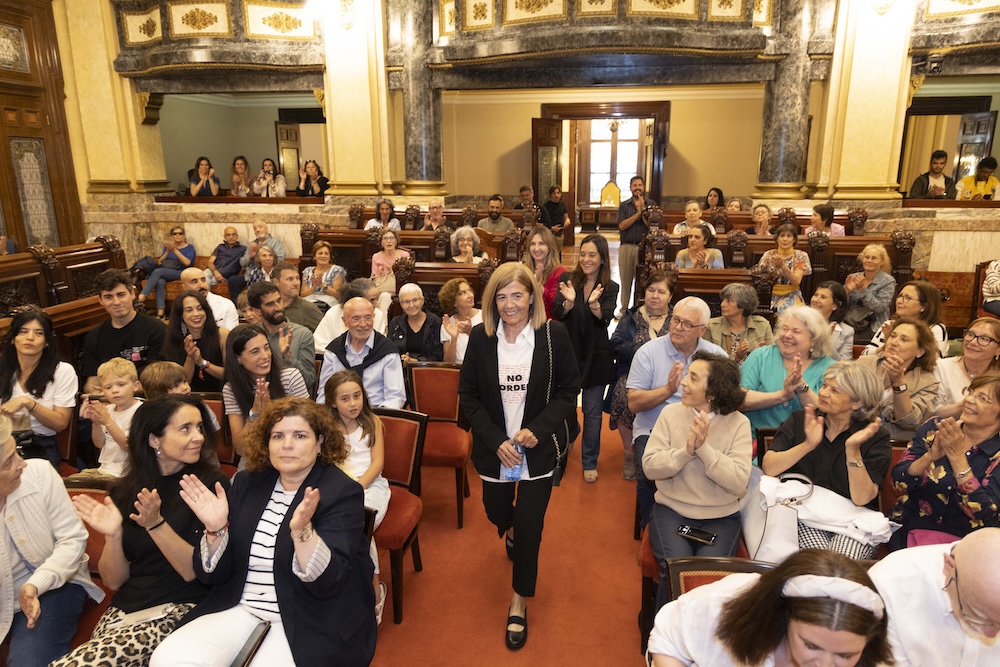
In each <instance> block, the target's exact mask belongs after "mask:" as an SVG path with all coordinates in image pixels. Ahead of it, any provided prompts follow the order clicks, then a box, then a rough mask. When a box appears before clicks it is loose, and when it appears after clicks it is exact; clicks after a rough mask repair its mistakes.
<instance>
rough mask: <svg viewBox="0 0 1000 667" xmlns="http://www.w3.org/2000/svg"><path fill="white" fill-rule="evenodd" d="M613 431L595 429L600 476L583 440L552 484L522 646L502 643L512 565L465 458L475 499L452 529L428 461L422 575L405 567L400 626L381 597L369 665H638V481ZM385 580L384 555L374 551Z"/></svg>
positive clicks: (450, 498) (443, 477)
mask: <svg viewBox="0 0 1000 667" xmlns="http://www.w3.org/2000/svg"><path fill="white" fill-rule="evenodd" d="M621 464H622V447H621V439H620V438H619V437H618V433H617V432H616V431H610V430H608V428H607V416H606V415H605V427H604V432H603V433H602V437H601V458H600V461H599V463H598V471H599V472H600V479H599V480H598V481H597V483H596V484H587V483H585V482H584V481H583V472H582V470H581V466H580V451H579V440H577V444H576V445H575V446H574V447H573V453H572V454H571V455H570V461H569V466H568V470H567V472H566V476H565V477H564V479H563V482H562V485H561V486H560V487H558V488H556V489H554V490H553V493H552V501H551V502H550V504H549V511H548V513H547V515H546V525H545V532H544V534H543V537H542V548H541V554H540V556H539V573H538V589H537V592H536V596H535V597H534V598H533V599H532V600H529V601H528V625H529V628H528V643H527V644H526V645H525V647H524V648H523V649H521V650H520V651H517V652H513V651H509V650H508V649H507V647H506V646H505V645H504V630H505V622H506V619H507V605H508V604H509V603H510V596H511V588H510V571H511V564H510V561H508V560H507V555H506V552H505V551H504V546H503V541H502V540H501V539H500V538H499V537H497V534H496V530H495V529H494V528H493V525H492V524H490V523H489V521H487V519H486V514H485V512H484V511H483V505H482V499H481V495H482V482H481V481H480V480H479V477H478V476H477V475H475V474H474V472H473V469H472V464H471V463H470V464H469V476H470V477H469V481H470V484H471V489H472V496H471V497H470V498H467V499H466V501H465V502H466V505H465V508H466V509H465V527H464V528H463V529H462V530H458V529H457V528H456V523H455V496H454V494H455V481H454V480H455V478H454V474H453V473H452V472H451V470H448V469H443V468H424V471H423V472H424V474H423V496H422V497H423V501H424V514H423V519H422V520H421V524H420V552H421V555H422V557H423V563H424V570H423V572H414V571H413V562H412V560H410V558H409V554H408V555H407V558H406V564H405V566H404V584H405V585H404V593H403V595H404V604H403V623H402V624H401V625H395V624H393V622H392V608H391V606H392V600H391V595H392V594H391V592H390V594H389V595H390V599H388V600H387V601H386V608H385V615H384V618H383V621H382V625H381V626H380V627H379V638H378V648H377V649H376V651H375V660H374V662H373V663H372V664H373V665H377V666H378V667H401V666H404V665H405V666H407V667H409V666H411V665H413V666H418V667H419V666H423V665H428V666H430V665H434V666H450V665H463V666H469V665H533V666H537V665H641V664H643V661H642V658H641V657H640V655H639V630H638V626H637V624H636V616H637V615H638V613H639V590H640V575H639V566H638V563H637V562H636V553H637V549H638V545H639V543H638V542H636V541H635V540H633V539H632V517H633V515H634V511H635V483H634V482H627V481H625V480H624V479H622V476H621ZM381 567H382V576H383V577H384V581H386V582H387V583H388V581H389V574H390V573H389V554H388V552H387V551H382V552H381Z"/></svg>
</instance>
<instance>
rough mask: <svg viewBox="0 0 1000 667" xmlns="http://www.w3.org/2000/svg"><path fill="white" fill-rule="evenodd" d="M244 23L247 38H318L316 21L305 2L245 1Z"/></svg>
mask: <svg viewBox="0 0 1000 667" xmlns="http://www.w3.org/2000/svg"><path fill="white" fill-rule="evenodd" d="M243 17H244V21H243V24H244V26H245V30H246V33H247V37H253V38H256V39H290V40H302V39H315V38H316V23H315V21H314V20H313V19H312V17H310V16H309V15H308V14H307V13H306V8H305V3H304V2H300V3H290V2H266V1H265V0H244V2H243Z"/></svg>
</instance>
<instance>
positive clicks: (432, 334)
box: [388, 311, 444, 361]
mask: <svg viewBox="0 0 1000 667" xmlns="http://www.w3.org/2000/svg"><path fill="white" fill-rule="evenodd" d="M424 313H425V314H426V315H427V320H426V321H425V322H424V326H423V327H422V328H421V329H420V335H421V336H422V337H423V345H421V347H420V354H418V355H416V359H417V360H418V361H444V343H442V342H441V318H440V317H438V316H437V315H435V314H434V313H428V312H427V311H424ZM408 331H409V328H408V327H407V326H406V314H405V313H404V314H402V315H398V316H396V317H394V318H392V321H390V322H389V336H388V338H389V340H391V341H392V342H393V343H394V344H395V345H396V349H397V350H399V354H400V355H404V354H406V336H407V333H408ZM411 356H412V355H411Z"/></svg>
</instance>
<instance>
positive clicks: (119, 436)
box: [74, 358, 163, 479]
mask: <svg viewBox="0 0 1000 667" xmlns="http://www.w3.org/2000/svg"><path fill="white" fill-rule="evenodd" d="M154 363H163V362H160V361H157V362H154ZM97 379H98V381H99V382H100V383H101V394H100V395H98V394H94V395H93V396H91V395H88V394H84V396H83V399H82V401H83V402H82V403H81V404H80V418H81V419H89V420H90V423H91V430H92V434H91V438H92V442H93V443H94V446H95V447H97V448H98V449H100V450H101V455H100V456H99V457H98V459H97V463H98V467H97V468H96V469H94V468H91V469H89V470H84V471H82V472H80V473H79V474H80V475H82V476H84V477H95V476H96V477H104V478H106V479H118V478H119V477H122V476H124V475H125V466H126V465H127V464H128V434H129V430H130V428H131V426H132V418H133V417H134V416H135V411H136V410H138V409H139V406H140V405H142V401H140V400H139V399H138V398H136V397H135V392H137V391H138V390H139V389H140V388H141V387H140V385H139V376H138V374H137V373H136V372H135V364H133V363H132V362H131V361H129V360H128V359H121V358H117V359H111V360H109V361H105V362H104V363H103V364H101V367H100V368H98V369H97ZM102 396H103V399H104V400H101V397H102ZM74 477H75V475H74Z"/></svg>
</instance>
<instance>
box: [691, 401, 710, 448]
mask: <svg viewBox="0 0 1000 667" xmlns="http://www.w3.org/2000/svg"><path fill="white" fill-rule="evenodd" d="M711 425H712V421H711V420H710V419H709V418H708V415H707V414H705V413H704V412H702V411H701V410H699V411H698V414H697V415H695V418H694V421H693V422H691V429H690V430H689V431H688V441H687V453H688V456H694V453H695V452H696V451H698V449H699V448H701V446H702V445H704V444H705V438H707V437H708V428H709V426H711Z"/></svg>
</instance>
